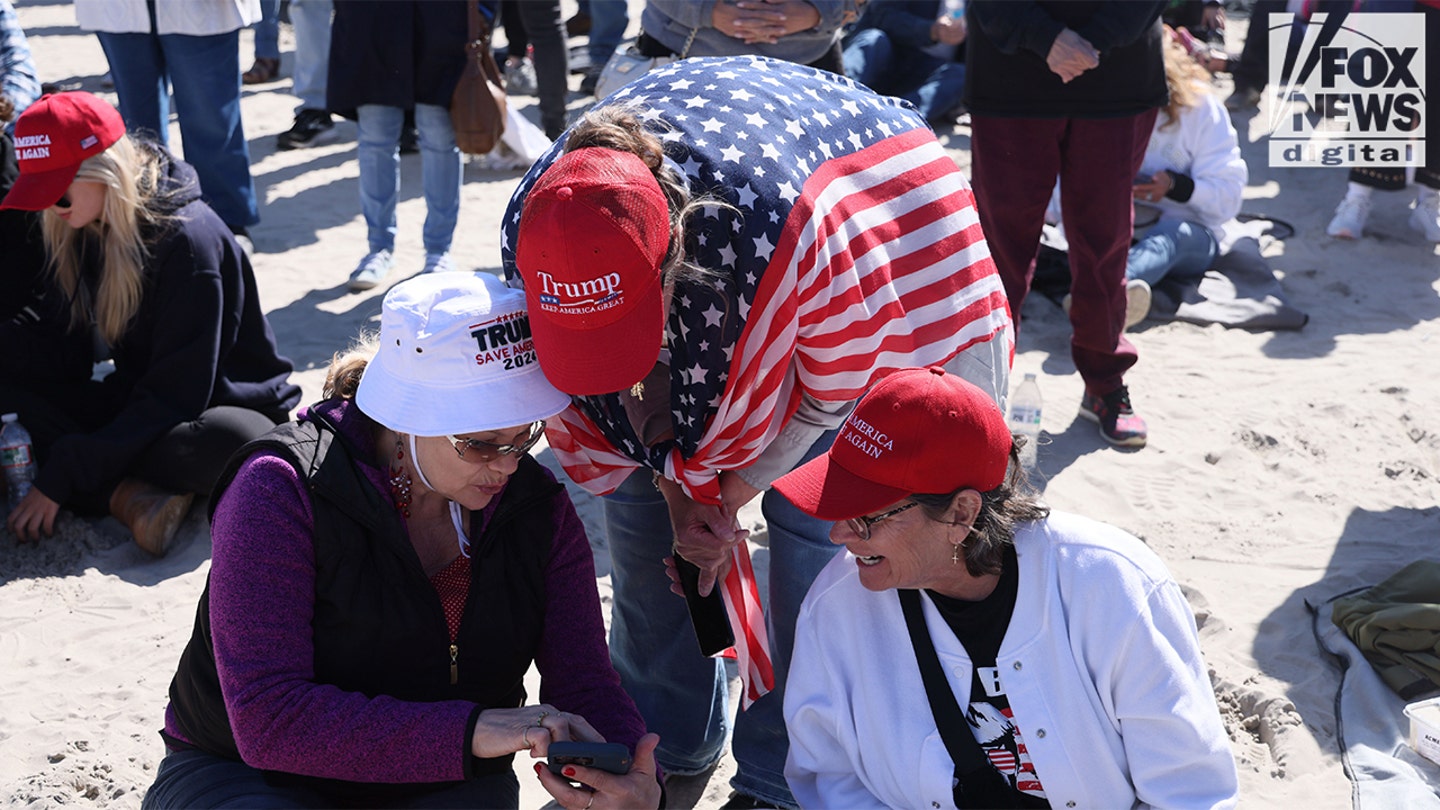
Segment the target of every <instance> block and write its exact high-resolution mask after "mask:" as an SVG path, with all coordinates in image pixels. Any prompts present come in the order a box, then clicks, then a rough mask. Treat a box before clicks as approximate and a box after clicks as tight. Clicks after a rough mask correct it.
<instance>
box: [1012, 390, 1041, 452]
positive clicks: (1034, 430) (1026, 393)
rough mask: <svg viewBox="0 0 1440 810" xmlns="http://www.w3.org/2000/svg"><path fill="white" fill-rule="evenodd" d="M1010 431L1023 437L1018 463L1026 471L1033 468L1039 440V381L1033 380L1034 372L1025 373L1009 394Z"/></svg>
mask: <svg viewBox="0 0 1440 810" xmlns="http://www.w3.org/2000/svg"><path fill="white" fill-rule="evenodd" d="M1010 432H1011V433H1016V434H1019V435H1021V436H1024V437H1025V445H1024V446H1023V447H1021V448H1020V464H1021V465H1022V466H1023V467H1024V468H1025V469H1026V470H1027V471H1029V470H1033V469H1035V458H1036V451H1037V450H1038V449H1039V447H1038V443H1039V440H1040V383H1038V382H1036V381H1035V375H1034V374H1026V375H1025V380H1024V381H1023V382H1021V383H1020V387H1019V388H1017V389H1015V393H1014V394H1011V395H1010Z"/></svg>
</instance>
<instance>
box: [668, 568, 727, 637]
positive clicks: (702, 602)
mask: <svg viewBox="0 0 1440 810" xmlns="http://www.w3.org/2000/svg"><path fill="white" fill-rule="evenodd" d="M673 556H674V557H675V570H676V571H677V572H679V574H680V588H681V590H683V591H685V604H686V605H687V606H689V608H690V625H691V627H693V628H694V629H695V640H696V641H698V642H699V643H700V652H701V653H702V654H704V655H706V656H712V655H718V654H719V653H722V652H724V651H725V650H728V649H730V648H731V647H734V646H735V633H734V631H732V630H731V629H730V617H729V616H727V615H725V597H723V596H721V595H720V583H719V581H718V580H717V581H716V583H715V587H714V588H713V589H712V590H711V591H710V595H709V596H701V595H700V568H699V566H697V565H695V564H694V563H692V562H690V561H689V560H687V559H685V558H684V557H681V556H680V554H679V553H678V552H677V553H675V554H674V555H673Z"/></svg>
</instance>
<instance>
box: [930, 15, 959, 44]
mask: <svg viewBox="0 0 1440 810" xmlns="http://www.w3.org/2000/svg"><path fill="white" fill-rule="evenodd" d="M967 30H968V29H966V27H965V18H964V17H948V16H947V17H941V18H940V19H938V20H936V21H935V22H933V23H930V38H931V39H933V40H935V42H937V43H939V44H941V45H959V44H960V43H962V42H964V41H965V34H966V33H967Z"/></svg>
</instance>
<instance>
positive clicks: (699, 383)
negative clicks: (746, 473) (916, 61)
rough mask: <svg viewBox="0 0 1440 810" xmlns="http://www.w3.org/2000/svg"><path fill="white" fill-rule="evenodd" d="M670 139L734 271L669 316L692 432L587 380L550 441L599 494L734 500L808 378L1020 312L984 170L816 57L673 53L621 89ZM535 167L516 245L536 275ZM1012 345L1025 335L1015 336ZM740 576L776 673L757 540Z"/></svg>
mask: <svg viewBox="0 0 1440 810" xmlns="http://www.w3.org/2000/svg"><path fill="white" fill-rule="evenodd" d="M606 103H607V104H625V105H633V107H632V109H634V110H635V112H636V114H637V115H639V117H640V118H641V120H642V121H643V122H645V124H646V126H647V127H650V128H652V129H653V131H654V132H655V133H656V134H657V135H658V136H659V137H660V138H661V140H662V141H663V143H664V144H665V150H666V155H667V158H668V159H669V160H667V165H669V166H670V167H671V168H672V170H675V171H678V172H681V173H683V174H684V177H685V179H686V181H688V183H689V186H690V191H691V194H692V195H693V196H701V195H703V196H705V197H708V198H710V199H714V200H718V201H723V202H725V203H727V204H728V205H723V206H722V205H713V206H709V207H707V208H706V209H705V211H704V213H703V214H700V215H697V216H696V217H694V218H693V219H692V221H691V222H690V223H689V226H688V229H687V242H686V245H685V248H686V251H687V255H688V256H689V258H690V259H691V260H692V261H693V262H695V263H696V264H698V265H700V266H701V267H704V268H707V269H711V270H714V271H716V273H717V276H718V277H717V278H714V279H710V280H709V281H708V283H703V282H702V283H694V282H692V283H682V284H680V285H678V286H677V288H676V291H675V294H674V299H673V301H672V304H671V307H670V312H669V316H668V322H667V335H666V337H667V345H668V348H669V350H670V359H671V362H670V394H671V416H672V422H673V427H674V432H675V438H674V440H673V441H664V442H661V443H659V444H656V445H654V446H651V447H646V446H645V445H644V444H643V443H642V442H641V441H640V439H639V437H638V436H636V435H635V432H634V430H633V428H632V427H631V425H630V421H629V419H628V418H627V417H626V415H625V409H624V407H623V406H622V405H621V403H620V399H619V396H618V394H610V395H605V396H596V397H576V398H575V399H574V402H573V405H572V407H571V408H569V409H568V410H566V411H565V412H564V413H562V414H561V415H560V416H559V417H558V418H557V419H554V420H551V422H550V426H549V429H548V431H547V433H548V439H549V442H550V446H551V449H552V450H554V452H555V454H556V457H557V458H558V459H559V460H560V463H561V465H562V466H563V467H564V468H565V471H566V472H567V473H568V474H569V476H570V478H571V479H572V480H573V481H575V482H576V483H577V484H579V485H580V486H581V487H583V488H585V489H586V490H588V491H590V492H593V493H595V494H598V495H604V494H608V493H610V492H613V491H614V490H615V489H616V488H617V487H618V486H619V485H620V483H621V482H622V481H623V480H624V479H625V478H626V476H628V475H629V474H630V473H632V472H634V470H635V468H636V467H639V466H643V467H648V468H650V469H652V470H656V471H659V472H660V473H661V474H663V475H665V476H666V477H667V478H670V479H671V480H674V481H676V482H678V483H679V484H680V486H681V487H682V488H683V489H684V491H685V492H686V494H687V495H689V497H691V498H692V499H694V500H696V501H699V502H703V503H710V504H718V503H720V487H719V483H718V475H719V473H720V472H721V471H722V470H733V469H740V468H743V467H745V466H747V465H749V464H751V463H752V462H754V461H755V459H756V458H757V457H758V456H759V455H760V454H761V452H762V451H763V450H764V449H765V448H766V447H767V446H768V445H769V444H770V442H771V441H773V440H774V439H775V437H776V435H777V434H778V433H779V431H780V429H781V428H782V427H783V426H784V424H785V422H786V421H787V420H788V419H789V418H790V417H791V415H793V414H794V412H795V409H796V408H797V407H798V405H799V403H800V398H801V394H802V393H808V394H809V395H810V396H812V397H814V398H816V399H818V400H821V401H829V402H846V401H850V400H854V399H857V398H859V396H860V395H861V394H862V393H864V392H865V391H866V390H867V389H868V388H869V387H870V386H871V385H873V384H874V383H875V382H876V381H877V380H878V379H880V378H881V377H883V376H884V375H885V374H888V373H889V372H891V371H894V370H896V369H898V368H905V367H910V366H929V365H938V364H941V363H944V362H945V361H946V360H948V359H950V358H951V357H953V356H954V355H955V354H956V353H958V352H959V351H961V350H963V349H965V348H967V347H968V346H970V345H972V344H975V343H980V342H984V341H987V340H989V339H990V338H991V337H993V336H995V335H996V333H998V332H1001V331H1002V330H1003V331H1005V333H1006V335H1007V339H1008V335H1009V334H1011V332H1010V331H1009V330H1008V329H1007V328H1006V327H1008V326H1009V324H1010V313H1009V307H1008V304H1007V303H1006V298H1005V291H1004V288H1003V287H1002V285H1001V283H1000V280H999V277H998V276H997V275H996V274H995V265H994V263H993V261H992V260H991V258H990V251H989V248H988V247H987V246H986V244H985V241H984V238H983V237H982V235H981V232H980V220H979V217H978V215H977V214H976V211H975V200H974V195H973V194H972V192H971V190H970V187H969V184H968V183H967V182H966V181H965V178H964V176H963V175H962V174H961V173H960V171H959V169H958V167H957V166H956V165H955V162H954V161H953V160H952V159H951V158H950V157H949V156H948V155H946V154H945V151H944V149H943V147H942V146H941V145H940V143H939V142H938V141H936V139H935V136H934V134H933V133H932V132H931V131H930V129H929V127H928V125H927V124H926V123H925V121H924V119H923V118H922V117H921V116H920V115H919V114H918V113H916V112H915V111H914V109H913V108H911V107H910V106H909V105H908V104H907V103H906V102H903V101H900V100H899V99H895V98H890V97H885V96H879V95H876V94H875V93H873V92H871V91H869V90H868V89H866V88H864V87H862V86H860V85H857V84H855V83H854V82H852V81H850V80H849V79H846V78H844V77H841V76H837V75H834V74H831V73H827V72H824V71H819V70H815V69H812V68H808V67H805V66H802V65H795V64H791V63H788V62H782V61H776V60H771V59H765V58H761V57H751V56H739V57H725V58H696V59H686V60H681V61H678V62H674V63H672V64H670V65H668V66H666V67H664V68H662V69H660V70H657V71H655V72H653V73H650V74H648V75H646V76H644V77H642V78H641V79H639V80H637V81H635V82H634V83H632V84H630V85H628V86H627V87H625V88H624V89H622V90H621V91H619V92H617V93H616V94H614V95H613V96H611V97H609V98H608V99H607V100H606ZM562 146H563V138H562V140H561V142H557V144H556V145H555V147H553V148H552V149H551V151H550V152H549V153H547V154H546V156H545V157H543V158H541V159H540V161H538V162H537V163H536V164H535V165H534V166H533V167H532V168H531V169H530V171H529V172H528V173H527V174H526V175H525V177H524V178H523V179H522V180H521V182H520V185H519V187H518V188H517V190H516V192H515V194H514V196H513V197H512V199H511V201H510V206H509V209H508V211H507V216H506V217H505V220H504V224H503V232H502V242H501V257H502V261H503V263H504V267H505V274H506V276H507V277H509V278H512V279H518V278H519V273H518V271H517V270H516V268H515V251H514V245H515V235H516V231H517V230H518V227H519V222H520V216H521V212H522V211H523V206H524V202H525V197H526V194H527V193H528V192H529V190H530V188H531V186H532V185H533V184H534V183H535V181H536V180H537V179H538V178H539V176H540V175H541V174H542V173H543V172H544V171H545V169H546V168H548V167H549V166H550V164H551V163H553V162H554V160H555V159H556V158H557V157H559V155H560V153H561V149H562ZM1010 349H1011V351H1012V352H1013V345H1012V346H1011V347H1010ZM734 563H735V564H734V565H732V566H731V568H730V571H729V573H728V574H727V575H726V578H725V580H724V583H723V587H722V589H723V592H724V593H725V596H726V600H727V604H728V606H729V612H730V617H731V623H732V625H733V626H734V629H735V636H736V638H737V639H743V642H742V647H743V649H741V650H737V651H736V654H737V656H738V657H739V659H740V664H741V674H742V678H744V680H745V683H746V694H745V701H744V702H745V704H746V705H749V703H750V702H751V701H753V700H754V699H755V698H758V697H759V696H760V695H762V694H764V693H765V692H766V691H768V690H769V689H770V688H771V687H772V686H773V683H772V681H773V676H772V675H771V668H770V658H769V653H768V644H767V643H766V638H765V623H764V614H763V611H762V610H761V609H760V605H759V598H758V592H757V590H756V588H755V584H754V580H753V576H752V575H751V574H750V562H749V556H748V553H747V552H746V550H745V546H744V544H740V545H739V546H737V547H736V550H735V554H734Z"/></svg>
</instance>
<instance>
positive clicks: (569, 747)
mask: <svg viewBox="0 0 1440 810" xmlns="http://www.w3.org/2000/svg"><path fill="white" fill-rule="evenodd" d="M567 765H579V766H581V767H583V768H596V769H599V770H602V771H606V772H608V773H613V774H618V775H621V776H623V775H625V774H627V773H629V772H630V749H629V748H626V747H625V746H624V745H621V744H620V743H607V742H580V741H578V740H556V741H555V742H552V743H550V750H549V768H550V772H551V773H553V774H555V775H556V776H564V773H563V772H564V770H565V766H567Z"/></svg>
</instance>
